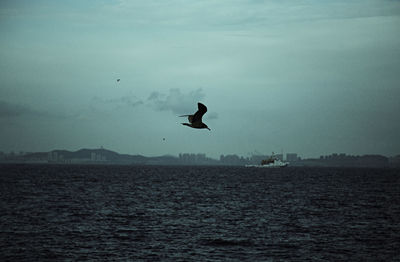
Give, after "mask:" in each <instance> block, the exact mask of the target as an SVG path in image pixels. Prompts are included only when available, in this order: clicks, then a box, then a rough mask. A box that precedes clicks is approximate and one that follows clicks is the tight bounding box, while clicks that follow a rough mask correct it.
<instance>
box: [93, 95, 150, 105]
mask: <svg viewBox="0 0 400 262" xmlns="http://www.w3.org/2000/svg"><path fill="white" fill-rule="evenodd" d="M92 100H93V102H95V103H101V104H103V105H115V106H117V107H124V106H129V107H136V106H139V105H142V104H143V101H142V100H141V99H139V98H137V97H136V96H134V95H131V94H130V95H127V96H122V97H118V98H110V99H103V98H100V97H97V96H95V97H93V99H92Z"/></svg>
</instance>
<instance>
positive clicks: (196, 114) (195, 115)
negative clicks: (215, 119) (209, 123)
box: [192, 103, 207, 123]
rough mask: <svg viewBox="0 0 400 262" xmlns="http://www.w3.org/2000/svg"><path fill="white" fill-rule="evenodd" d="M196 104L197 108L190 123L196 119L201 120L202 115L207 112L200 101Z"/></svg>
mask: <svg viewBox="0 0 400 262" xmlns="http://www.w3.org/2000/svg"><path fill="white" fill-rule="evenodd" d="M197 106H198V108H199V110H197V112H196V113H195V114H194V115H193V119H192V123H193V122H197V121H200V122H201V119H202V117H203V115H204V114H205V113H206V112H207V107H206V106H205V105H203V104H202V103H197Z"/></svg>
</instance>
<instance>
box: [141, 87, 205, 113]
mask: <svg viewBox="0 0 400 262" xmlns="http://www.w3.org/2000/svg"><path fill="white" fill-rule="evenodd" d="M204 96H205V95H204V93H203V90H202V89H201V88H199V89H196V90H193V91H190V92H188V93H184V92H181V90H180V89H179V88H172V89H170V90H169V92H168V93H167V94H164V93H160V92H153V93H151V94H150V96H149V97H148V99H147V100H148V102H149V103H150V104H151V105H152V106H153V107H154V108H156V109H157V110H160V111H172V112H173V113H174V114H190V113H193V112H195V111H196V110H197V103H198V102H199V101H201V100H202V99H203V98H204Z"/></svg>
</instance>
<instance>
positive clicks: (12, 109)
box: [0, 100, 48, 118]
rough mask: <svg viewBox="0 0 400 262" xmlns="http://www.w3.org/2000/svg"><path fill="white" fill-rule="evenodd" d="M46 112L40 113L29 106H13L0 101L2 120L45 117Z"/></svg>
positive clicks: (0, 116)
mask: <svg viewBox="0 0 400 262" xmlns="http://www.w3.org/2000/svg"><path fill="white" fill-rule="evenodd" d="M44 115H48V114H47V113H45V112H40V111H37V110H35V109H32V108H30V107H28V106H24V105H19V104H13V103H9V102H6V101H2V100H0V118H12V117H20V116H44Z"/></svg>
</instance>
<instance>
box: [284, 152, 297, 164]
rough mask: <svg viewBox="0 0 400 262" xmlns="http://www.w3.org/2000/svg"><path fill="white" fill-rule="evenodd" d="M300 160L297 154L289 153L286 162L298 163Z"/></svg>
mask: <svg viewBox="0 0 400 262" xmlns="http://www.w3.org/2000/svg"><path fill="white" fill-rule="evenodd" d="M298 160H299V157H298V156H297V154H296V153H288V154H286V161H288V162H296V161H298Z"/></svg>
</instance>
